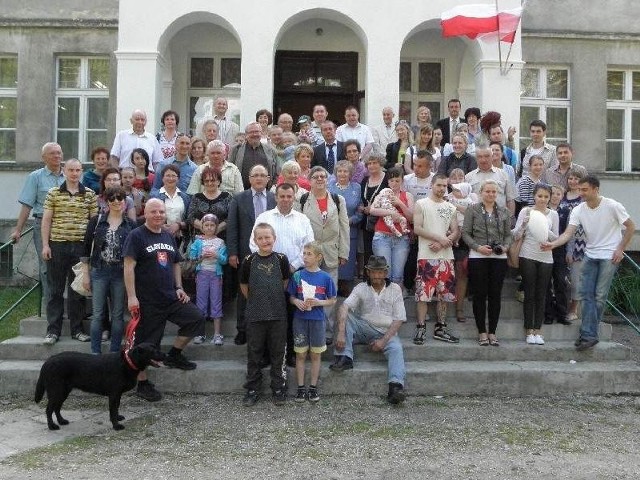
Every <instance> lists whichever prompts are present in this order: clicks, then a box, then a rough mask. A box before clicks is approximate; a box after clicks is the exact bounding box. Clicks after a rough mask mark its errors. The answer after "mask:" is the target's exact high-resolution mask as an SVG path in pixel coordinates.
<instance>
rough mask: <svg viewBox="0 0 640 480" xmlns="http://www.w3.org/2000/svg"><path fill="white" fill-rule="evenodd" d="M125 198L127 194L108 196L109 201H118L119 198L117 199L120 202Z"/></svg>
mask: <svg viewBox="0 0 640 480" xmlns="http://www.w3.org/2000/svg"><path fill="white" fill-rule="evenodd" d="M125 198H126V196H124V195H109V196H108V197H107V200H108V201H109V202H114V201H116V200H117V201H119V202H121V201H123V200H124V199H125Z"/></svg>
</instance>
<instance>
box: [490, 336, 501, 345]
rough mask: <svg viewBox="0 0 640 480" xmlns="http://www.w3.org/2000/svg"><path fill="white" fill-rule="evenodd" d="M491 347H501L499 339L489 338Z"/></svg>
mask: <svg viewBox="0 0 640 480" xmlns="http://www.w3.org/2000/svg"><path fill="white" fill-rule="evenodd" d="M489 345H491V346H492V347H499V346H500V342H499V341H498V339H497V338H493V339H491V338H489Z"/></svg>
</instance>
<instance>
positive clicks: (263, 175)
mask: <svg viewBox="0 0 640 480" xmlns="http://www.w3.org/2000/svg"><path fill="white" fill-rule="evenodd" d="M249 177H251V178H269V175H265V174H264V173H254V174H253V175H249Z"/></svg>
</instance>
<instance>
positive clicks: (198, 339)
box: [193, 335, 206, 345]
mask: <svg viewBox="0 0 640 480" xmlns="http://www.w3.org/2000/svg"><path fill="white" fill-rule="evenodd" d="M205 338H206V337H205V336H204V335H198V336H197V337H193V344H194V345H200V344H202V343H204V341H205Z"/></svg>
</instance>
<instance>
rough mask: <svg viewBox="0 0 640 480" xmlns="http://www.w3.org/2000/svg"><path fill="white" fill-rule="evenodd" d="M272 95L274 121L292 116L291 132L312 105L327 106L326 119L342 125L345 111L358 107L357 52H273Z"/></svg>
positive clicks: (359, 97) (361, 93) (359, 98)
mask: <svg viewBox="0 0 640 480" xmlns="http://www.w3.org/2000/svg"><path fill="white" fill-rule="evenodd" d="M274 75H275V78H274V93H273V122H274V123H276V121H277V118H278V115H280V114H281V113H283V112H286V113H289V114H291V116H292V117H293V120H294V126H293V129H294V131H297V125H295V122H296V121H297V119H298V117H299V116H300V115H309V116H311V113H312V112H313V106H314V105H316V104H318V103H321V104H323V105H325V106H326V107H327V110H328V112H329V119H330V120H333V121H334V122H335V123H336V124H337V125H340V124H341V123H344V109H345V107H346V106H348V105H356V106H357V105H359V104H360V100H361V98H362V97H364V92H358V90H357V88H358V53H357V52H300V51H290V50H280V51H278V52H276V64H275V73H274Z"/></svg>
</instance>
